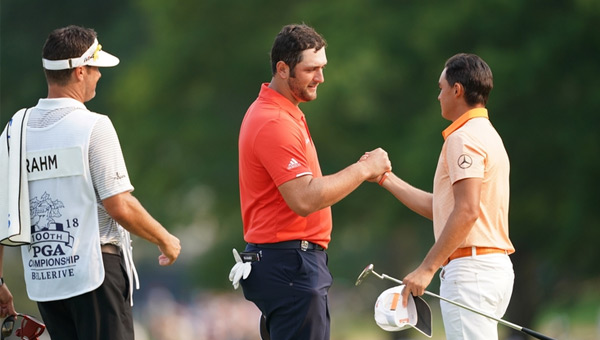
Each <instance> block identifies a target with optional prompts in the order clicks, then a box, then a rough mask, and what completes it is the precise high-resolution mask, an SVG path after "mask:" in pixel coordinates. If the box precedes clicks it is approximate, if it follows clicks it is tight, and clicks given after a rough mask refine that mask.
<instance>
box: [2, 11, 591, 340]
mask: <svg viewBox="0 0 600 340" xmlns="http://www.w3.org/2000/svg"><path fill="white" fill-rule="evenodd" d="M599 21H600V2H598V1H597V0H573V1H560V0H530V1H506V0H489V1H480V0H464V1H454V2H448V1H438V0H436V1H408V0H407V1H383V0H372V1H364V0H344V1H342V0H334V1H318V0H301V1H296V2H290V3H286V2H281V1H272V0H226V1H217V0H206V1H191V0H176V1H157V0H104V1H100V2H98V1H93V2H92V1H85V0H80V1H72V0H63V1H60V2H51V1H41V0H30V1H17V0H2V2H1V4H0V75H1V77H0V99H1V102H0V114H1V116H0V125H1V126H4V125H5V124H6V122H7V121H8V120H9V119H10V117H11V115H12V114H13V113H14V112H16V111H17V110H18V109H20V108H22V107H26V106H34V105H35V104H36V103H37V98H42V97H45V96H46V84H45V79H44V76H43V72H42V69H41V61H40V57H41V48H42V46H43V44H44V41H45V39H46V37H47V35H48V33H49V32H50V31H51V30H52V29H54V28H57V27H62V26H66V25H69V24H77V25H82V26H85V27H91V28H94V29H95V30H96V31H97V32H98V34H99V41H100V43H101V44H102V45H103V47H104V49H105V50H107V51H108V52H111V53H113V54H115V55H117V56H118V57H119V58H120V59H121V63H120V65H119V66H118V67H116V68H112V69H103V70H102V75H103V76H102V79H101V80H100V82H99V84H98V88H97V97H96V98H95V99H94V100H92V101H90V102H88V103H87V104H86V105H87V106H88V108H89V109H90V110H92V111H96V112H100V113H103V114H107V115H108V116H110V118H111V120H112V121H113V123H114V125H115V127H116V129H117V132H118V133H119V137H120V141H121V144H122V147H123V152H124V154H125V159H126V161H127V166H128V169H129V174H130V177H131V178H132V182H133V184H134V186H135V187H136V189H135V192H134V194H135V196H136V197H138V198H139V199H140V201H141V202H142V203H143V204H144V205H145V207H146V208H147V209H148V210H149V211H150V212H151V213H152V214H153V215H154V216H155V217H156V218H157V219H158V220H160V221H161V222H162V223H163V224H164V225H165V226H166V227H167V228H168V229H169V230H170V231H171V232H173V233H175V234H176V235H177V236H179V237H180V238H181V239H182V242H183V254H182V258H181V260H180V261H178V262H177V263H176V264H175V265H174V266H172V267H170V268H166V269H165V268H160V269H157V265H156V264H155V257H154V256H155V255H157V254H156V250H155V249H154V248H149V247H148V246H147V245H145V242H143V241H141V240H137V241H136V242H135V243H136V247H137V248H138V250H136V258H137V259H138V262H139V263H140V265H139V267H140V271H141V275H142V287H143V288H142V291H141V292H140V293H138V296H141V299H142V301H143V300H144V299H145V298H147V297H148V295H149V290H144V283H145V282H150V284H149V285H150V286H158V287H168V288H170V289H171V291H172V293H173V295H174V298H175V299H179V300H185V299H189V298H190V296H192V293H191V292H213V294H221V293H225V292H230V291H231V287H230V284H229V281H228V280H227V274H228V272H229V269H230V266H231V265H232V263H233V260H232V258H231V248H232V247H237V248H238V249H241V248H243V247H244V242H243V239H242V225H241V218H240V213H239V196H238V195H239V194H238V183H237V134H238V131H239V126H240V123H241V120H242V117H243V115H244V113H245V111H246V109H247V107H248V106H249V104H250V103H251V102H252V101H253V100H254V99H255V98H256V96H257V94H258V91H259V86H260V83H262V82H268V81H269V80H270V78H271V75H270V64H269V51H270V47H271V44H272V41H273V39H274V37H275V35H276V34H277V32H278V31H279V30H280V28H281V27H282V26H283V25H285V24H288V23H301V22H304V23H307V24H309V25H311V26H314V27H315V28H316V29H317V31H319V32H320V33H321V34H322V35H323V36H324V37H325V38H326V39H327V41H328V48H327V57H328V61H329V64H328V66H327V69H326V71H325V79H326V81H325V83H324V84H323V85H321V86H320V87H319V98H318V100H316V101H314V102H310V103H305V104H301V109H302V110H303V111H304V112H305V113H306V114H307V119H308V120H309V124H310V127H311V134H312V136H313V138H314V140H315V143H316V144H317V148H318V150H319V156H320V161H321V166H322V168H323V172H324V173H325V174H330V173H334V172H336V171H338V170H340V169H342V168H343V167H345V166H347V165H348V164H350V163H352V162H355V161H356V160H357V159H358V158H359V157H360V156H361V155H362V154H363V153H364V152H365V151H368V150H372V149H374V148H376V147H382V148H384V149H385V150H387V151H388V153H389V155H390V158H391V160H392V163H393V166H394V172H395V173H396V174H398V175H399V176H400V177H403V178H404V179H406V180H407V181H408V182H410V183H411V184H413V185H415V186H417V187H420V188H423V189H425V190H431V189H432V179H433V174H434V170H435V166H436V162H437V157H438V155H439V150H440V148H441V144H442V142H443V140H442V137H441V134H440V132H441V130H443V129H444V128H445V127H446V126H447V125H448V124H449V123H448V122H447V121H444V120H443V119H442V118H441V116H440V112H439V111H440V110H439V103H438V102H437V94H438V87H437V81H438V78H439V74H440V72H441V70H442V68H443V65H444V62H445V60H446V59H447V58H448V57H450V56H452V55H454V54H455V53H458V52H471V53H476V54H478V55H480V56H481V57H483V58H484V59H485V60H486V61H487V62H488V64H489V65H490V66H491V68H492V71H493V72H494V78H495V88H494V90H493V91H492V94H491V97H490V101H489V105H488V108H489V111H490V118H491V120H492V122H493V123H494V125H495V127H496V129H497V130H498V131H499V132H500V134H501V135H502V137H503V139H504V142H505V145H506V148H507V150H508V153H509V156H510V158H511V165H512V169H511V170H512V172H511V211H510V229H511V238H512V240H513V242H514V244H515V246H516V248H517V252H516V253H515V254H514V255H513V256H512V259H513V262H514V266H515V272H516V282H515V288H514V294H513V299H512V303H511V306H510V307H509V310H508V313H507V315H506V319H508V320H511V321H513V322H515V323H518V324H522V325H525V326H530V327H531V328H534V326H538V327H542V329H548V330H549V331H553V332H564V328H569V327H566V326H565V327H562V329H563V330H554V329H553V328H552V325H551V323H550V322H549V321H548V320H552V318H553V316H556V315H558V316H559V318H560V319H561V320H563V319H565V318H566V319H568V320H571V321H569V322H571V323H570V324H572V323H573V322H574V321H572V320H583V321H585V322H584V323H585V324H586V325H590V324H591V325H592V326H591V328H592V331H591V332H592V334H594V333H595V332H598V333H600V330H595V331H594V330H593V329H594V327H599V328H600V326H598V324H600V291H599V290H598V287H600V272H599V270H598V267H597V261H598V259H600V247H598V245H597V243H598V240H599V239H600V213H599V211H600V209H598V206H599V203H600V199H599V196H598V188H600V183H599V182H600V180H599V178H600V159H599V157H598V156H599V155H600V150H599V147H600V133H599V132H598V127H599V126H600V118H599V117H600V116H599V115H600V96H599V95H598V93H600V82H599V81H598V76H599V75H600V62H599V60H600V35H599V34H598V22H599ZM333 214H334V232H333V240H332V242H331V244H330V249H329V259H330V262H329V263H330V268H331V271H332V273H333V275H334V278H335V284H334V286H333V288H332V299H333V300H334V301H333V302H332V314H333V316H334V318H335V315H336V313H338V311H337V310H336V306H338V304H339V305H344V303H342V302H337V301H352V302H356V303H357V304H359V305H361V307H360V308H358V307H356V308H354V309H351V310H350V311H354V312H355V313H354V314H356V315H354V316H355V317H356V319H359V318H358V315H363V314H364V315H366V316H363V317H362V321H361V322H360V323H365V324H368V327H372V328H373V327H375V328H376V326H374V323H373V322H372V320H369V318H370V317H371V316H369V313H370V311H372V309H371V308H372V303H373V302H374V300H375V298H376V296H377V293H378V292H380V291H381V290H383V288H385V286H384V285H380V286H377V285H375V286H376V287H377V288H373V291H372V292H371V294H366V293H365V290H368V289H367V288H364V290H363V291H360V290H358V289H356V288H355V289H354V290H351V287H352V285H353V281H354V280H355V278H356V276H357V275H358V274H359V273H360V271H361V270H362V268H363V267H364V266H365V265H367V264H368V263H375V264H376V268H377V269H378V270H379V271H382V272H385V273H388V274H390V275H393V276H398V277H400V278H402V277H403V275H406V274H407V273H408V272H410V271H411V270H412V269H414V268H415V267H416V266H417V265H418V264H419V262H420V261H421V260H422V258H423V257H424V255H425V254H426V252H427V251H428V249H429V247H430V246H431V244H432V242H433V236H432V230H431V223H430V222H429V221H427V220H424V219H423V218H421V217H419V216H417V215H415V214H414V213H412V212H411V211H409V210H408V209H406V208H405V207H403V206H402V205H401V204H400V203H398V202H397V201H396V200H395V199H394V198H393V196H391V195H390V194H389V193H387V192H385V191H383V190H381V189H380V188H379V187H377V185H373V184H371V183H366V184H364V185H363V186H361V187H360V188H359V189H358V190H356V192H354V193H353V194H351V195H350V196H348V197H347V198H346V199H345V200H343V201H342V202H340V203H338V204H337V205H335V206H334V207H333ZM4 275H5V278H6V276H7V274H6V273H5V274H4ZM438 283H439V282H438V281H437V279H435V280H434V282H433V283H432V286H430V290H432V291H438V288H437V287H438V286H437V284H438ZM13 286H14V284H13ZM236 294H237V297H238V298H239V299H242V294H241V292H236ZM23 299H24V298H23ZM335 299H338V300H335ZM347 303H348V302H347ZM430 304H431V305H435V304H437V301H432V302H430ZM363 305H366V306H363ZM582 306H585V307H582ZM343 309H345V308H341V307H340V308H339V313H340V314H343V313H344V312H347V311H348V310H343ZM578 311H579V312H578ZM580 311H587V312H585V313H583V312H580ZM343 315H345V314H343ZM578 315H583V316H578ZM350 319H352V318H350ZM545 321H546V322H545ZM438 322H439V324H441V319H439V318H438ZM360 323H359V324H360ZM339 325H344V322H342V321H340V322H339ZM594 325H596V326H594ZM587 327H588V326H582V325H577V326H576V327H575V326H571V328H581V329H584V328H585V329H587ZM340 328H341V327H340ZM570 331H571V332H574V330H573V329H571V330H570ZM341 332H342V331H341V330H337V331H336V326H335V324H334V330H333V334H334V338H335V337H336V336H338V337H340V338H346V339H347V338H349V336H348V335H340V334H342V333H341ZM357 332H358V331H357ZM598 333H595V334H596V335H599V334H598ZM556 334H560V333H556ZM569 334H578V336H580V337H581V338H584V337H585V336H589V334H590V332H583V333H569ZM379 335H380V336H384V335H381V332H380V333H379ZM394 336H402V335H400V333H398V334H395V335H394ZM506 336H507V337H509V336H512V337H513V338H515V339H518V338H519V337H518V335H516V334H511V333H509V332H506ZM592 337H593V335H592ZM364 338H366V337H363V339H364Z"/></svg>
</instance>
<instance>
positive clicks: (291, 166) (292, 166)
mask: <svg viewBox="0 0 600 340" xmlns="http://www.w3.org/2000/svg"><path fill="white" fill-rule="evenodd" d="M299 166H300V163H299V162H298V161H297V160H295V159H294V158H292V159H291V160H290V163H289V164H288V167H287V168H288V170H292V169H295V168H297V167H299Z"/></svg>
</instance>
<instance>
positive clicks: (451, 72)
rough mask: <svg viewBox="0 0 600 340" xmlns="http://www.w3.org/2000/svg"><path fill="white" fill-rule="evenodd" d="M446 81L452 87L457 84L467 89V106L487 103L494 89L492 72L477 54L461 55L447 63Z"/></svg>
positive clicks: (455, 56)
mask: <svg viewBox="0 0 600 340" xmlns="http://www.w3.org/2000/svg"><path fill="white" fill-rule="evenodd" d="M445 68H446V80H447V81H448V84H449V85H450V86H454V84H455V83H459V84H461V85H462V86H463V87H464V88H465V100H466V102H467V104H469V105H471V106H474V105H476V104H483V105H485V104H486V103H487V100H488V97H489V95H490V92H491V91H492V88H493V87H494V76H493V75H492V70H491V69H490V67H489V66H488V64H486V62H485V61H483V59H481V58H480V57H479V56H477V55H475V54H469V53H459V54H456V55H454V56H452V57H450V59H448V60H447V61H446V65H445Z"/></svg>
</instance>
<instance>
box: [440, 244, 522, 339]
mask: <svg viewBox="0 0 600 340" xmlns="http://www.w3.org/2000/svg"><path fill="white" fill-rule="evenodd" d="M514 279H515V274H514V271H513V266H512V262H511V261H510V258H509V257H508V255H505V254H489V255H479V256H472V257H471V256H469V257H463V258H458V259H455V260H452V261H450V263H448V264H447V265H446V266H445V267H443V268H442V270H441V272H440V280H441V287H440V295H441V296H442V297H444V298H447V299H449V300H453V301H456V302H460V303H462V304H464V305H467V306H469V307H472V308H474V309H477V310H480V311H482V312H485V313H486V314H489V315H493V316H495V317H497V318H502V316H503V315H504V313H505V312H506V308H507V307H508V303H509V302H510V297H511V295H512V289H513V283H514ZM440 306H441V311H442V319H443V320H444V329H445V331H446V338H447V339H448V340H467V339H468V340H481V339H485V340H491V339H496V340H497V339H498V322H496V321H494V320H491V319H489V318H486V317H484V316H480V315H479V314H475V313H473V312H471V311H468V310H466V309H464V308H460V307H457V306H454V305H452V304H450V303H447V302H445V301H441V302H440Z"/></svg>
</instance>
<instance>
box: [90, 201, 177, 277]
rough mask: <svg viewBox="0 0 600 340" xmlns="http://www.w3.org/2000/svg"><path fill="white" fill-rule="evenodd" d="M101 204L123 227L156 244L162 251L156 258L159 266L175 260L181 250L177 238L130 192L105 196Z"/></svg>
mask: <svg viewBox="0 0 600 340" xmlns="http://www.w3.org/2000/svg"><path fill="white" fill-rule="evenodd" d="M102 204H103V205H104V208H105V209H106V211H107V212H108V214H109V215H110V216H111V217H112V218H114V219H115V220H116V221H117V222H118V223H119V224H120V225H122V226H123V227H124V228H125V229H127V230H128V231H130V232H131V233H133V234H135V235H137V236H139V237H141V238H143V239H145V240H147V241H150V242H152V243H154V244H156V245H157V246H158V248H159V250H160V251H161V253H162V254H161V255H160V256H159V258H158V262H159V264H160V265H161V266H166V265H170V264H172V263H173V262H175V260H176V259H177V257H178V256H179V253H180V252H181V244H180V241H179V239H178V238H177V237H175V236H173V235H172V234H170V233H169V232H168V231H167V230H166V229H165V228H164V227H163V226H162V225H161V224H160V223H159V222H158V221H157V220H155V219H154V218H153V217H152V216H151V215H150V214H149V213H148V212H147V211H146V209H144V207H143V206H142V204H141V203H140V202H139V201H138V200H137V199H136V198H135V197H134V196H133V195H132V194H131V193H130V192H123V193H120V194H117V195H115V196H112V197H109V198H106V199H104V200H103V201H102Z"/></svg>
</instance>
